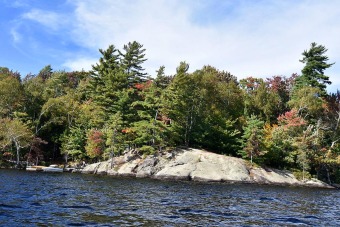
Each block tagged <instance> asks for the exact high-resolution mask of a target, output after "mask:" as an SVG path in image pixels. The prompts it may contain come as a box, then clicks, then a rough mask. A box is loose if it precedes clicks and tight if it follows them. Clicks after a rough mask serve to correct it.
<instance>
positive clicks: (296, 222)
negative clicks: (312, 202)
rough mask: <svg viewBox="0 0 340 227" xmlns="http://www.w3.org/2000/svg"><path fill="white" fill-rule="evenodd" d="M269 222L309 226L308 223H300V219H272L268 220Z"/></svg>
mask: <svg viewBox="0 0 340 227" xmlns="http://www.w3.org/2000/svg"><path fill="white" fill-rule="evenodd" d="M270 221H272V222H285V223H294V224H305V225H309V224H310V223H308V222H305V221H302V220H300V219H297V218H291V217H287V218H273V219H270Z"/></svg>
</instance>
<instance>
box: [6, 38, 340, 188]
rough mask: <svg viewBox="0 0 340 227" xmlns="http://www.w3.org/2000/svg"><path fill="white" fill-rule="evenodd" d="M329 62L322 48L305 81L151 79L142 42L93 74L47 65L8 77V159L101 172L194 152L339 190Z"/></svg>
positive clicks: (111, 55) (339, 132) (199, 72)
mask: <svg viewBox="0 0 340 227" xmlns="http://www.w3.org/2000/svg"><path fill="white" fill-rule="evenodd" d="M326 52H327V49H326V48H325V47H324V46H322V45H318V44H316V43H312V44H311V46H310V49H309V50H305V51H304V52H303V53H302V59H301V60H300V61H301V62H302V63H304V64H305V65H304V67H303V68H302V70H301V72H302V74H301V75H298V74H296V73H294V74H292V75H291V76H287V77H286V76H284V75H274V76H273V77H271V78H266V79H264V78H254V77H247V78H244V79H241V80H238V79H237V77H235V76H234V75H232V74H231V73H230V72H227V71H221V70H218V69H216V68H215V67H213V66H210V65H206V66H203V67H202V68H201V69H194V70H193V71H192V72H190V67H189V64H188V63H187V62H185V61H183V62H180V63H179V65H178V67H177V69H176V73H175V74H174V75H166V74H165V67H164V66H160V68H159V69H158V70H157V71H156V72H155V73H154V75H148V74H147V73H145V70H144V66H143V64H144V63H145V61H146V50H145V49H144V47H143V45H142V44H140V43H138V42H136V41H133V42H129V43H128V44H126V45H124V47H123V49H122V50H119V49H117V48H116V47H115V46H114V45H110V46H108V48H107V49H100V50H99V53H100V55H101V56H100V58H99V59H98V62H97V63H96V64H95V65H93V66H92V70H90V71H81V72H77V71H75V72H65V71H54V70H53V69H52V67H51V65H47V66H45V67H44V68H43V69H41V70H40V71H39V72H38V73H37V74H36V75H34V74H29V75H27V76H26V77H24V78H22V77H21V75H20V74H19V73H17V72H14V71H12V70H9V69H8V68H6V67H0V145H1V146H0V148H1V152H0V158H1V161H2V162H4V161H10V160H12V159H13V160H14V159H15V162H16V163H17V164H18V163H19V162H20V160H27V161H28V162H32V161H35V162H42V161H44V162H51V161H59V162H63V161H83V160H86V161H87V162H95V161H98V160H105V159H109V158H111V157H113V156H115V155H120V154H122V153H123V152H124V151H126V150H134V151H135V152H136V153H139V154H140V155H150V154H157V153H158V152H167V151H168V150H171V149H173V148H175V147H178V146H186V147H195V148H202V149H206V150H209V151H212V152H216V153H220V154H225V155H231V156H236V157H242V158H244V159H246V160H249V162H250V164H254V163H256V164H258V165H266V166H271V167H275V168H281V169H290V170H292V171H293V172H295V173H296V174H297V175H300V176H301V177H302V178H307V177H308V176H311V175H313V176H315V177H318V178H319V179H323V180H327V181H329V182H339V181H340V172H339V166H340V128H339V125H340V104H339V103H340V101H339V100H340V95H339V94H340V92H339V91H338V92H337V93H335V94H328V93H327V90H326V85H327V84H330V83H331V81H330V80H329V77H328V76H326V75H325V70H326V69H328V68H329V67H331V66H332V65H333V64H334V63H328V61H329V59H328V57H327V56H326ZM297 60H298V59H297Z"/></svg>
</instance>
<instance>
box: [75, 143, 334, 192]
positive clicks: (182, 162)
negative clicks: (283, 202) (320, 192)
mask: <svg viewBox="0 0 340 227" xmlns="http://www.w3.org/2000/svg"><path fill="white" fill-rule="evenodd" d="M111 162H112V164H111ZM111 165H112V168H111ZM76 172H79V173H83V174H95V175H108V176H117V177H132V178H151V179H158V180H170V181H196V182H221V183H229V184H234V183H241V184H258V185H275V186H293V187H312V188H327V189H336V188H337V187H334V186H332V185H329V184H326V183H325V182H322V181H320V180H317V179H310V180H306V181H300V180H298V179H296V177H295V176H294V175H293V174H292V173H291V172H289V171H285V170H277V169H272V168H266V169H264V168H261V167H250V166H249V164H248V163H247V162H246V161H245V160H243V159H240V158H235V157H229V156H224V155H219V154H215V153H211V152H207V151H203V150H198V149H177V150H176V151H174V152H173V153H168V154H164V155H159V156H153V155H149V156H146V157H140V156H139V155H138V154H135V153H133V152H127V153H126V154H125V155H123V156H119V157H114V158H113V159H110V160H108V161H104V162H98V163H93V164H89V165H87V166H86V167H84V169H82V170H80V171H76Z"/></svg>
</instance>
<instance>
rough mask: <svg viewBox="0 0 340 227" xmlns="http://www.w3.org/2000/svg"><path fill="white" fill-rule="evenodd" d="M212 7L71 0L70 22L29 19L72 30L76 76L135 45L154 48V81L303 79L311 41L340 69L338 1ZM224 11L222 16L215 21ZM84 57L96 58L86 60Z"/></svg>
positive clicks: (45, 14)
mask: <svg viewBox="0 0 340 227" xmlns="http://www.w3.org/2000/svg"><path fill="white" fill-rule="evenodd" d="M212 2H215V3H216V2H217V4H215V5H214V4H212ZM212 2H207V1H197V0H187V1H180V0H172V1H167V0H134V1H131V0H115V1H111V0H97V1H91V0H72V1H70V0H69V1H68V4H70V5H72V6H74V13H73V15H72V17H71V16H70V18H69V19H68V21H67V23H66V22H64V19H62V18H63V16H64V15H61V14H57V13H55V12H49V11H42V10H37V9H33V10H31V11H30V12H29V13H26V14H25V15H24V18H26V19H30V20H34V21H36V22H39V23H41V24H43V25H44V26H48V27H50V28H52V29H54V30H57V29H65V25H67V26H66V27H67V29H68V32H67V33H66V35H68V36H70V38H71V39H73V41H74V42H75V43H77V44H78V45H80V46H82V47H83V48H84V50H83V51H81V52H82V54H81V55H79V54H75V55H74V57H73V58H67V60H66V61H65V63H64V65H63V66H65V67H68V68H69V69H71V70H81V69H90V68H91V64H94V63H95V62H96V61H97V60H98V58H97V56H94V55H93V52H94V51H98V49H99V48H102V49H105V48H107V47H108V45H110V44H114V45H116V47H117V48H118V49H121V48H122V47H123V45H124V44H126V43H128V42H129V41H134V40H136V41H138V42H140V43H141V44H143V45H144V47H145V48H146V57H147V58H148V61H147V62H146V63H145V65H144V66H145V67H146V69H147V72H148V73H150V74H152V75H154V74H155V70H156V69H158V67H159V66H161V65H164V66H165V67H166V73H168V74H173V73H174V72H175V70H176V67H177V66H178V64H179V62H180V61H186V62H188V63H189V64H190V66H191V67H190V68H191V70H192V71H193V70H196V69H199V68H201V67H202V66H203V65H207V64H210V65H212V66H215V67H216V68H218V69H220V70H227V71H229V72H231V73H232V74H234V75H236V76H237V77H238V78H239V79H240V78H244V77H247V76H254V77H270V76H273V75H286V76H290V75H291V74H292V73H300V71H301V68H302V67H303V64H302V63H300V62H299V59H301V53H302V52H303V50H305V49H308V48H309V44H310V43H311V42H317V43H319V44H322V45H325V46H326V47H327V48H328V49H329V52H327V54H328V56H329V57H330V61H331V62H334V61H335V62H338V63H337V64H340V55H339V53H340V43H339V42H338V40H339V37H340V21H339V19H338V18H340V3H339V2H338V1H314V0H302V1H274V0H267V1H261V2H256V3H255V2H252V1H245V2H244V1H237V2H228V3H227V4H224V3H223V4H222V5H221V3H220V2H219V1H212ZM216 7H221V9H217V8H216ZM223 7H225V9H224V8H223ZM216 11H219V15H214V14H215V13H216ZM202 15H204V17H202ZM203 18H210V19H211V20H207V21H204V19H203ZM12 35H13V37H15V34H14V33H13V34H12ZM17 38H19V37H17ZM84 51H85V52H86V51H88V52H89V53H90V54H89V55H88V56H86V57H84V54H83V53H84ZM95 59H96V60H95ZM337 64H336V65H334V66H333V67H332V69H331V70H327V71H326V73H327V74H328V75H330V79H331V80H332V81H333V82H334V85H333V88H334V87H335V86H338V85H339V86H340V80H338V79H337V78H336V74H339V73H340V65H339V66H338V65H337Z"/></svg>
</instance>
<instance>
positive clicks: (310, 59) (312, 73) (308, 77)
mask: <svg viewBox="0 0 340 227" xmlns="http://www.w3.org/2000/svg"><path fill="white" fill-rule="evenodd" d="M326 52H327V49H326V48H325V47H324V46H322V45H318V44H316V43H315V42H313V43H311V46H310V49H309V50H305V51H304V52H303V53H302V55H303V58H302V59H301V60H300V62H302V63H304V64H305V66H304V68H303V69H302V71H301V72H302V75H301V76H300V77H298V79H297V85H298V86H301V85H309V86H312V87H317V88H320V90H321V92H322V93H321V95H323V96H325V95H326V94H327V92H326V84H331V83H332V82H331V81H330V80H329V77H328V76H326V75H325V74H324V71H325V70H326V69H328V68H329V67H331V66H332V65H333V64H334V63H331V64H329V63H327V61H328V60H329V59H328V57H327V56H326V55H325V53H326Z"/></svg>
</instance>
